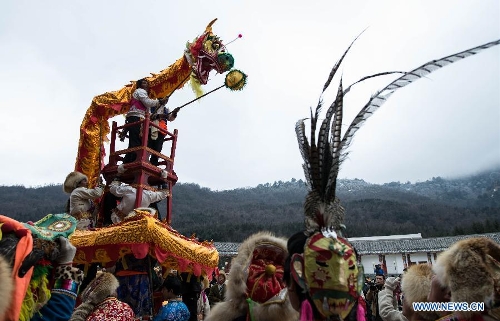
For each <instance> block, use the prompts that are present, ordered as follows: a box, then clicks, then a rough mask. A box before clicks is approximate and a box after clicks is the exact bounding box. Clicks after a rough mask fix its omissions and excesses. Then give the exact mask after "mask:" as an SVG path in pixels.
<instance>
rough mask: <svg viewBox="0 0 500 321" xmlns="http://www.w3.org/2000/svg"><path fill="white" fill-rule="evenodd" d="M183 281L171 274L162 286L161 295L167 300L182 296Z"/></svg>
mask: <svg viewBox="0 0 500 321" xmlns="http://www.w3.org/2000/svg"><path fill="white" fill-rule="evenodd" d="M181 291H182V284H181V280H180V279H179V278H178V277H177V276H174V275H171V274H169V275H168V276H167V277H166V278H165V280H164V281H163V284H162V285H161V293H162V295H163V298H164V299H165V300H170V299H175V298H177V297H178V296H179V295H181V294H182V293H181Z"/></svg>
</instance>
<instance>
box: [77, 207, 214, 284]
mask: <svg viewBox="0 0 500 321" xmlns="http://www.w3.org/2000/svg"><path fill="white" fill-rule="evenodd" d="M136 213H137V214H136V215H135V216H133V217H131V218H128V219H125V220H124V221H122V222H120V223H118V224H114V225H111V226H109V227H104V228H97V229H95V230H92V231H76V232H75V233H73V234H72V235H71V237H70V242H71V243H72V244H73V245H74V246H75V247H76V248H77V251H76V255H75V258H74V259H73V262H75V263H76V264H89V263H95V262H99V263H102V264H107V263H109V262H112V261H113V262H116V261H117V260H119V259H120V257H122V256H123V255H125V254H132V253H133V254H134V255H135V256H137V257H144V255H141V253H142V254H144V251H146V252H148V251H149V254H150V255H152V256H153V257H154V258H155V259H156V260H158V261H159V263H160V264H161V265H162V266H163V267H165V268H167V269H175V270H178V271H182V272H193V274H194V275H201V274H206V275H211V274H212V271H213V269H214V268H215V267H217V265H218V264H219V253H218V252H217V249H216V248H215V247H214V245H213V243H211V242H206V241H205V242H198V241H196V240H195V239H193V238H188V237H185V236H183V235H181V234H180V233H179V232H177V231H176V230H174V229H173V228H172V227H171V226H169V225H167V224H164V223H162V222H160V221H158V220H157V219H155V218H154V217H152V216H151V215H149V213H148V214H143V213H141V211H137V212H136ZM138 250H140V251H138ZM139 252H140V253H139Z"/></svg>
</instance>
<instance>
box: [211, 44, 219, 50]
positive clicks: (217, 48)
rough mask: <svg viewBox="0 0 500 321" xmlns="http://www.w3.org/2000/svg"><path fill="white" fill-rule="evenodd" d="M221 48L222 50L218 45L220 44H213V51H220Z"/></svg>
mask: <svg viewBox="0 0 500 321" xmlns="http://www.w3.org/2000/svg"><path fill="white" fill-rule="evenodd" d="M219 48H220V43H218V42H214V43H213V44H212V49H213V50H219Z"/></svg>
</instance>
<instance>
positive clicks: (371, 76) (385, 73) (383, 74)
mask: <svg viewBox="0 0 500 321" xmlns="http://www.w3.org/2000/svg"><path fill="white" fill-rule="evenodd" d="M392 74H406V72H404V71H386V72H379V73H377V74H373V75H370V76H365V77H363V78H361V79H360V80H358V81H356V82H355V83H352V84H351V85H349V87H347V88H346V89H345V90H344V96H345V95H346V94H347V93H348V92H350V91H351V88H352V87H353V86H354V85H356V84H359V83H361V82H363V81H365V80H367V79H370V78H375V77H380V76H387V75H392Z"/></svg>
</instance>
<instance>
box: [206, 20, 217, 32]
mask: <svg viewBox="0 0 500 321" xmlns="http://www.w3.org/2000/svg"><path fill="white" fill-rule="evenodd" d="M215 21H217V18H215V19H214V20H212V21H210V23H209V24H208V25H207V27H206V28H205V32H212V25H213V24H214V23H215Z"/></svg>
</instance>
